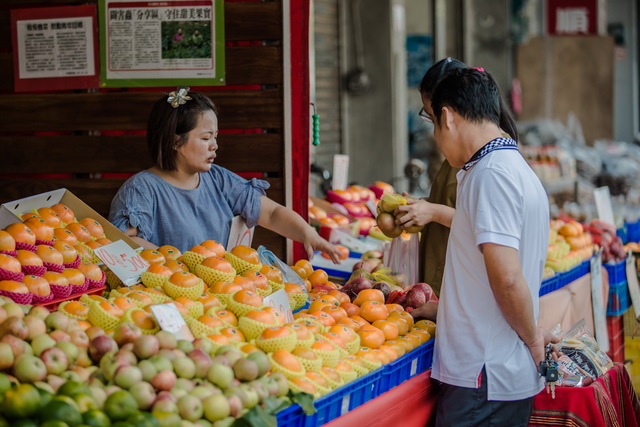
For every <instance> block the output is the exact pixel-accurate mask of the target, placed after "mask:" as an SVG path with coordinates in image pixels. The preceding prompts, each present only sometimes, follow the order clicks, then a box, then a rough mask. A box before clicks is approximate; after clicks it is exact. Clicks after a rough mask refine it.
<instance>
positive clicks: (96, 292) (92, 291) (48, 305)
mask: <svg viewBox="0 0 640 427" xmlns="http://www.w3.org/2000/svg"><path fill="white" fill-rule="evenodd" d="M105 289H107V287H106V286H101V287H99V288H94V289H89V290H88V291H85V292H78V293H75V294H71V295H69V296H68V297H67V298H56V299H54V300H51V301H48V302H44V303H38V304H34V305H41V306H43V307H46V308H48V309H49V311H56V310H57V309H58V306H59V305H60V304H62V303H63V302H65V301H73V300H79V299H80V298H81V297H82V295H102V293H103V292H104V291H105Z"/></svg>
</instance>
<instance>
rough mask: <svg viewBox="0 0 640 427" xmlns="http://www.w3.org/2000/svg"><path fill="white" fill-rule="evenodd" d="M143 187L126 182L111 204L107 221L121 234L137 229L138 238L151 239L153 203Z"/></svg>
mask: <svg viewBox="0 0 640 427" xmlns="http://www.w3.org/2000/svg"><path fill="white" fill-rule="evenodd" d="M147 190H148V189H147V188H146V187H145V186H140V185H135V184H134V183H133V182H130V181H127V182H126V183H125V184H124V185H123V186H122V187H121V188H120V190H118V193H117V194H116V196H115V197H114V199H113V201H112V202H111V210H110V212H109V221H110V222H111V223H112V224H113V225H115V226H116V227H117V228H118V229H120V230H121V231H122V232H125V231H127V230H128V229H129V228H130V227H134V228H137V229H138V237H141V238H143V239H146V240H151V239H152V234H153V215H152V214H151V213H152V212H153V202H152V200H151V197H150V194H149V192H148V191H147Z"/></svg>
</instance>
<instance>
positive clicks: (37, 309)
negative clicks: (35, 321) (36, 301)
mask: <svg viewBox="0 0 640 427" xmlns="http://www.w3.org/2000/svg"><path fill="white" fill-rule="evenodd" d="M49 313H51V312H50V311H49V309H48V308H47V307H43V306H41V305H34V306H31V309H30V310H29V314H30V315H32V316H36V317H39V318H40V319H42V320H44V319H46V318H47V316H48V315H49Z"/></svg>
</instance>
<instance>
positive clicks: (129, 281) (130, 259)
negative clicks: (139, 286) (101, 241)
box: [93, 240, 149, 286]
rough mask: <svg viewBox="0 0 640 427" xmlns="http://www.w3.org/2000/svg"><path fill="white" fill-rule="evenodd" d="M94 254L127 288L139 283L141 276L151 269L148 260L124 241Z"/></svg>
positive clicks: (98, 250) (99, 249)
mask: <svg viewBox="0 0 640 427" xmlns="http://www.w3.org/2000/svg"><path fill="white" fill-rule="evenodd" d="M93 253H94V254H96V256H97V257H98V258H100V260H101V261H102V262H103V263H104V265H106V266H107V268H108V269H109V270H111V271H112V272H113V274H115V275H116V276H117V277H118V279H120V280H122V283H124V284H125V285H126V286H131V285H135V284H136V283H138V282H139V281H140V275H141V274H142V273H143V272H145V271H146V270H147V268H149V263H148V262H147V260H146V259H144V258H142V257H141V256H140V254H138V253H137V252H136V251H134V250H133V249H131V247H130V246H129V245H127V244H126V243H125V242H124V241H123V240H118V241H117V242H113V243H109V244H108V245H104V246H100V247H99V248H98V249H94V251H93Z"/></svg>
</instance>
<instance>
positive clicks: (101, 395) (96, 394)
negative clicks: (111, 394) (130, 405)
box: [89, 386, 107, 410]
mask: <svg viewBox="0 0 640 427" xmlns="http://www.w3.org/2000/svg"><path fill="white" fill-rule="evenodd" d="M89 390H90V392H91V396H93V399H94V400H95V401H96V404H97V405H98V409H100V410H102V408H103V407H104V401H105V400H107V393H106V392H105V391H104V388H103V387H102V386H89Z"/></svg>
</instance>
